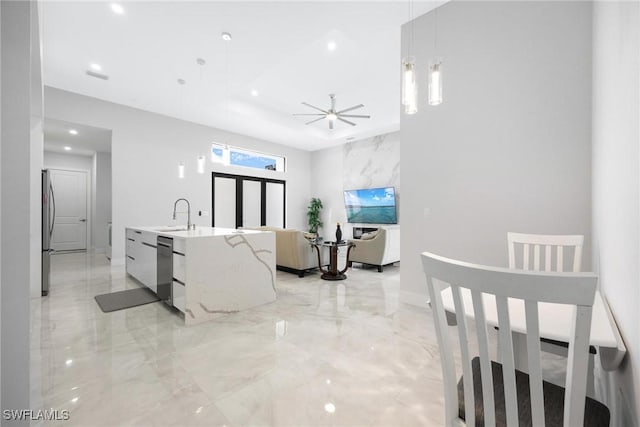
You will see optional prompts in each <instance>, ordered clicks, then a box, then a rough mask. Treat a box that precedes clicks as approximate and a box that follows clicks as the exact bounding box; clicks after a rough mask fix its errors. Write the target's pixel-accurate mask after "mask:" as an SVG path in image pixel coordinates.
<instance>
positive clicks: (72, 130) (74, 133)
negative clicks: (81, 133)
mask: <svg viewBox="0 0 640 427" xmlns="http://www.w3.org/2000/svg"><path fill="white" fill-rule="evenodd" d="M69 133H70V134H71V135H77V134H78V131H77V130H75V129H69Z"/></svg>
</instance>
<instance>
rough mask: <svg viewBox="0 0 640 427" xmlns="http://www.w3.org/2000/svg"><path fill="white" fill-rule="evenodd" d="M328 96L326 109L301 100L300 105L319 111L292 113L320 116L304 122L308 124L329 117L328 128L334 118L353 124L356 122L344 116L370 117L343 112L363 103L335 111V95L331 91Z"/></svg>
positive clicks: (331, 125)
mask: <svg viewBox="0 0 640 427" xmlns="http://www.w3.org/2000/svg"><path fill="white" fill-rule="evenodd" d="M329 98H331V108H329V109H328V110H323V109H322V108H318V107H316V106H314V105H311V104H307V103H306V102H303V103H302V105H306V106H307V107H311V108H313V109H314V110H318V111H321V113H309V114H294V116H320V117H318V118H317V119H313V120H311V121H310V122H307V123H305V124H307V125H309V124H311V123H314V122H317V121H319V120H322V119H329V129H333V123H334V122H335V121H336V120H340V121H341V122H345V123H347V124H349V125H351V126H355V125H356V124H355V123H353V122H351V121H349V120H345V117H348V118H356V119H369V118H371V116H365V115H358V114H344V113H346V112H348V111H353V110H357V109H358V108H362V107H364V104H358V105H354V106H353V107H349V108H345V109H344V110H340V111H336V96H335V95H334V94H333V93H332V94H330V95H329Z"/></svg>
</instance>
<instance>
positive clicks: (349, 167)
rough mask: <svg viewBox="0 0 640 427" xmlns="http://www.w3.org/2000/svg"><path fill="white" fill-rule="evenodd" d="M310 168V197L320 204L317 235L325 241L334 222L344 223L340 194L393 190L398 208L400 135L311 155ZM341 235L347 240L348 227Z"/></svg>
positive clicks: (344, 217)
mask: <svg viewBox="0 0 640 427" xmlns="http://www.w3.org/2000/svg"><path fill="white" fill-rule="evenodd" d="M311 165H312V166H311V177H312V180H311V197H319V198H320V199H321V200H322V203H323V204H324V209H323V211H322V216H321V219H322V221H323V222H324V227H323V229H321V235H323V236H325V237H331V236H332V235H333V233H334V232H335V222H342V223H346V220H347V216H346V212H345V209H344V198H343V193H342V192H343V191H344V190H351V189H356V188H370V187H390V186H393V187H395V189H396V203H397V204H398V206H399V203H400V194H401V190H400V132H393V133H388V134H383V135H378V136H374V137H372V138H367V139H363V140H359V141H354V142H349V143H347V144H345V145H343V146H339V147H332V148H327V149H325V150H318V151H315V152H313V154H312V158H311ZM398 222H400V211H399V210H398ZM343 234H344V236H345V237H346V238H350V237H351V226H350V225H349V224H345V226H344V227H343Z"/></svg>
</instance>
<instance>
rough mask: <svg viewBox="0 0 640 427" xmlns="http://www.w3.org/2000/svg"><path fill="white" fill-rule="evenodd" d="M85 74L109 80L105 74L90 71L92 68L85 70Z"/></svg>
mask: <svg viewBox="0 0 640 427" xmlns="http://www.w3.org/2000/svg"><path fill="white" fill-rule="evenodd" d="M87 75H88V76H91V77H95V78H96V79H102V80H109V76H107V75H106V74H102V73H96V72H95V71H92V70H87Z"/></svg>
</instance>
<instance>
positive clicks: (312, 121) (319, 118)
mask: <svg viewBox="0 0 640 427" xmlns="http://www.w3.org/2000/svg"><path fill="white" fill-rule="evenodd" d="M324 117H325V116H323V117H318V118H317V119H314V120H311V121H310V122H307V123H305V125H310V124H311V123H315V122H317V121H318V120H322V119H324Z"/></svg>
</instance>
